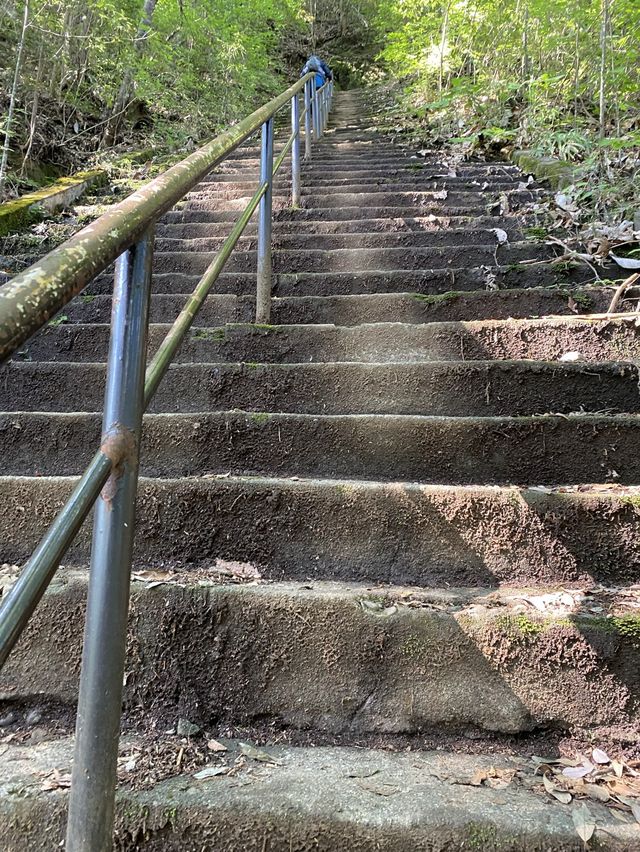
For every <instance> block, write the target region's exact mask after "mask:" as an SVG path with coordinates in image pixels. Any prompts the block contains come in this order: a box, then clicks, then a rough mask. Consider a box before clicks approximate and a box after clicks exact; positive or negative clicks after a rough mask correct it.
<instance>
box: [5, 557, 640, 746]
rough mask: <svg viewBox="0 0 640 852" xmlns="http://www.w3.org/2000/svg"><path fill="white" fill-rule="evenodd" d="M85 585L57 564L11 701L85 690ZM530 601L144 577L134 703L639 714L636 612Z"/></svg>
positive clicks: (225, 711)
mask: <svg viewBox="0 0 640 852" xmlns="http://www.w3.org/2000/svg"><path fill="white" fill-rule="evenodd" d="M180 579H182V583H181V584H179V581H180ZM85 594H86V575H85V574H83V573H82V574H79V573H78V572H61V573H60V574H59V576H58V578H57V579H56V581H55V583H54V585H53V586H52V587H51V590H50V591H49V593H48V594H47V596H46V597H45V599H44V601H43V603H42V604H41V606H40V608H39V609H38V611H37V614H36V616H35V617H34V619H33V620H32V622H31V624H30V626H29V627H28V629H27V631H26V633H25V634H24V635H23V637H22V639H21V640H20V642H19V644H18V646H17V647H16V649H15V651H14V653H13V655H12V657H11V658H10V659H9V661H8V663H7V664H6V666H5V669H4V670H3V672H2V675H1V676H0V698H3V699H6V698H14V699H15V698H20V697H28V696H33V695H36V694H39V695H44V696H47V697H49V698H51V697H54V698H56V699H58V700H61V701H63V702H74V701H75V700H76V698H77V683H78V671H79V667H80V655H81V647H82V634H83V622H84V618H83V609H84V600H85ZM526 597H527V594H526V592H524V591H521V592H518V591H511V593H510V594H500V593H488V592H487V590H483V589H475V590H461V591H459V592H455V591H451V592H448V593H438V592H434V593H431V594H429V593H426V594H425V593H418V594H416V593H415V592H413V591H411V590H407V589H397V588H389V589H385V588H379V589H375V588H374V589H371V587H366V586H358V585H354V584H329V583H315V584H313V586H308V585H306V586H302V587H301V586H300V584H299V583H293V584H292V583H281V584H275V585H257V586H256V585H249V586H220V585H215V580H211V579H207V577H206V574H205V575H203V576H202V577H201V578H200V579H199V580H198V581H195V582H194V581H191V583H189V580H188V576H187V575H184V574H183V575H182V577H180V575H179V576H178V577H177V580H174V581H170V582H169V583H167V584H161V585H155V586H152V587H151V588H147V587H145V584H143V583H138V582H135V583H134V584H133V594H132V605H131V606H132V613H131V619H130V621H131V629H130V637H129V660H128V663H127V665H126V670H127V671H128V672H129V674H128V676H127V680H126V686H125V707H129V708H132V709H135V710H136V712H139V711H140V710H144V711H145V712H146V713H150V714H151V715H152V716H154V715H157V716H160V717H161V718H166V719H170V718H173V717H174V716H176V715H180V716H185V717H187V718H189V719H191V720H192V721H197V722H198V723H200V724H204V725H207V724H211V723H212V722H215V721H220V720H225V719H229V720H232V721H234V722H240V723H251V722H255V721H257V720H266V719H270V720H275V721H277V723H278V724H283V725H287V726H293V727H296V728H303V729H306V728H311V729H319V730H329V731H334V732H344V731H349V732H352V733H354V734H355V733H362V732H371V731H376V732H384V733H413V732H416V731H420V729H422V728H425V727H429V726H433V725H458V726H464V725H475V726H477V727H479V728H484V729H486V730H491V731H502V732H516V731H526V730H530V729H531V728H533V727H535V726H540V725H546V724H554V725H562V726H570V725H577V726H582V727H586V726H588V725H600V726H602V725H614V724H625V723H629V722H630V721H634V720H635V718H636V716H635V709H634V708H635V707H636V706H637V703H638V699H639V698H640V683H639V682H638V679H637V676H636V673H637V670H638V667H639V665H640V649H639V647H638V637H639V636H640V618H638V617H637V616H636V615H634V614H633V612H632V611H628V610H626V611H624V612H625V613H627V612H628V613H629V614H623V615H618V616H615V617H610V618H609V617H595V616H594V615H593V614H591V613H590V612H589V611H588V610H584V611H583V610H582V605H581V604H580V602H578V603H577V604H574V603H573V602H572V603H570V604H569V605H568V606H567V605H564V606H563V605H562V604H559V605H558V606H557V607H554V608H553V609H551V610H550V612H551V613H552V614H550V615H549V616H547V617H546V618H543V617H541V616H540V614H539V613H538V612H537V610H536V609H535V607H532V606H529V607H528V608H527V606H526V604H525V599H526ZM552 597H553V596H552ZM614 609H615V604H614ZM529 613H533V614H529ZM160 673H161V674H160Z"/></svg>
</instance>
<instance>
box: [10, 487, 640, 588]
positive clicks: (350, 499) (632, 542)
mask: <svg viewBox="0 0 640 852" xmlns="http://www.w3.org/2000/svg"><path fill="white" fill-rule="evenodd" d="M75 482H76V480H75V479H74V478H67V477H51V478H49V477H12V476H2V477H0V499H1V505H2V506H3V507H4V508H3V512H2V513H1V514H0V533H1V534H0V543H1V544H0V548H1V553H0V560H1V562H5V563H9V564H22V563H23V562H24V561H25V560H26V559H27V558H28V557H29V556H30V555H31V553H32V551H33V549H34V548H35V546H36V545H37V543H38V541H39V540H40V538H41V537H42V535H43V534H44V532H45V530H46V529H47V527H48V526H49V524H51V522H52V521H53V519H54V518H55V515H56V514H57V512H58V511H59V510H60V509H61V507H62V506H63V504H64V501H65V500H66V499H67V498H68V496H69V494H70V491H71V489H72V487H73V485H74V483H75ZM137 518H138V520H137V532H136V538H135V545H134V562H135V565H136V566H137V568H138V569H140V568H149V567H152V566H155V567H160V568H161V567H162V566H166V565H168V564H177V565H185V566H190V567H197V566H207V565H209V566H210V565H211V564H212V562H213V561H215V560H216V559H224V560H232V561H239V562H251V563H253V564H254V565H255V566H256V567H257V568H258V569H259V570H260V572H261V574H262V575H263V576H264V577H265V578H274V579H280V578H282V577H289V578H298V579H301V580H303V581H307V580H309V579H314V580H320V579H337V580H345V581H354V582H356V581H358V582H375V583H396V584H410V585H421V586H447V587H454V586H475V585H477V586H489V587H495V586H496V585H497V584H499V583H508V584H511V585H514V584H520V585H521V586H531V587H535V586H539V585H565V586H566V587H567V588H574V586H575V584H579V583H586V584H587V585H591V584H593V583H596V584H598V583H603V584H605V585H607V586H610V585H612V584H620V583H638V582H639V581H640V534H639V533H640V492H639V491H638V489H637V488H627V489H624V488H615V487H614V486H610V487H607V488H604V487H600V488H596V487H595V486H580V487H576V488H573V489H571V488H569V487H568V486H567V487H566V488H563V489H562V490H560V491H553V490H552V489H544V488H518V487H496V486H490V487H478V486H473V487H470V486H441V485H424V484H416V483H400V482H395V483H389V482H367V481H364V480H336V479H324V480H308V479H300V478H299V477H295V478H289V479H283V478H265V477H234V476H230V475H228V474H227V473H225V474H224V475H223V476H221V477H215V476H212V477H193V478H188V477H184V478H181V479H147V478H143V479H141V480H140V483H139V488H138V502H137ZM90 541H91V531H90V526H89V523H85V525H84V526H83V527H82V529H81V531H80V533H79V535H78V537H77V538H76V541H75V543H74V545H73V546H72V548H71V550H70V551H69V553H68V555H67V557H66V561H67V563H68V564H78V563H80V564H83V563H84V562H85V561H86V560H87V559H88V555H89V548H90Z"/></svg>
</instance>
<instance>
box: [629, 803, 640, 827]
mask: <svg viewBox="0 0 640 852" xmlns="http://www.w3.org/2000/svg"><path fill="white" fill-rule="evenodd" d="M631 813H632V814H633V818H634V819H635V821H636V822H637V823H639V824H640V802H634V803H633V804H632V805H631Z"/></svg>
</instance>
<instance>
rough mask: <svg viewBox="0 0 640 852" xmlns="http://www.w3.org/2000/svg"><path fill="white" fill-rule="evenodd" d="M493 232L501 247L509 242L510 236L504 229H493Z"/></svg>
mask: <svg viewBox="0 0 640 852" xmlns="http://www.w3.org/2000/svg"><path fill="white" fill-rule="evenodd" d="M491 230H492V231H493V233H494V234H495V235H496V238H497V240H498V245H499V246H502V245H504V244H505V243H508V242H509V235H508V234H507V232H506V231H504V230H503V229H502V228H492V229H491Z"/></svg>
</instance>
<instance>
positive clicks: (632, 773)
mask: <svg viewBox="0 0 640 852" xmlns="http://www.w3.org/2000/svg"><path fill="white" fill-rule="evenodd" d="M532 762H533V764H534V766H535V772H534V774H535V775H536V776H541V778H542V784H543V787H544V790H545V791H546V793H547V794H548V795H549V796H551V797H552V798H553V799H555V800H557V801H558V802H560V803H561V804H563V805H568V804H570V803H571V802H572V801H574V799H582V800H586V799H591V801H593V802H599V803H600V804H603V805H606V806H607V807H609V808H610V809H611V810H612V812H613V815H614V816H616V815H617V814H620V815H621V818H622V820H623V821H624V822H626V821H627V820H626V817H625V816H622V815H623V814H629V813H631V814H632V815H633V817H634V819H635V820H636V821H637V822H638V823H639V824H640V771H638V770H639V769H640V761H639V760H631V761H628V762H627V761H624V760H621V759H620V760H619V759H615V758H610V757H609V755H608V754H607V753H606V752H605V751H603V750H602V749H599V748H594V749H593V751H592V752H591V755H590V756H589V757H587V756H585V755H583V754H579V755H578V756H577V757H575V758H566V757H561V758H546V757H537V756H535V755H534V757H533V758H532ZM575 813H582V815H583V817H584V819H582V820H581V825H582V827H583V830H584V831H585V833H588V832H587V831H586V827H587V826H588V825H590V823H591V821H592V820H591V814H590V813H589V810H588V808H587V807H586V804H585V805H584V806H583V808H582V809H579V810H578V811H576V812H574V814H575ZM587 815H588V819H587ZM619 818H620V817H619ZM574 821H575V816H574ZM576 830H578V826H577V825H576ZM594 830H595V821H593V830H591V832H590V833H589V836H588V837H584V836H583V834H582V833H581V831H580V830H578V834H580V837H582V839H583V840H584V842H585V843H586V842H587V840H588V839H589V837H591V835H592V834H593V831H594Z"/></svg>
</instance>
